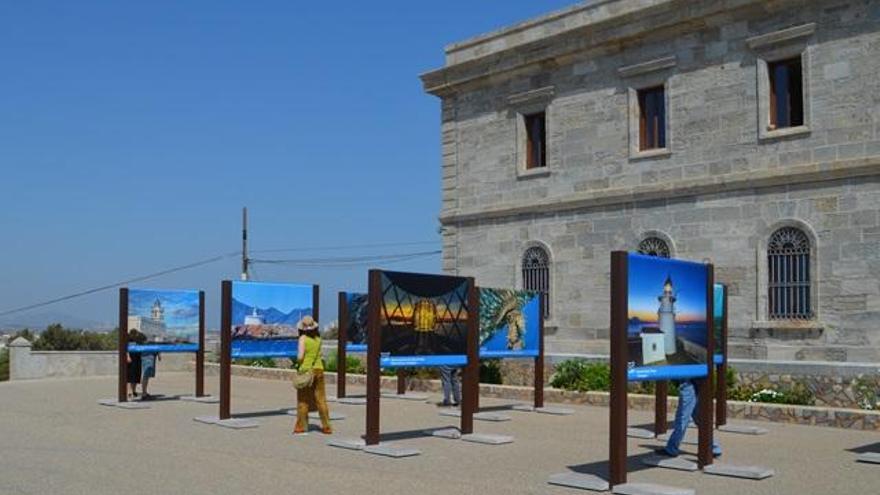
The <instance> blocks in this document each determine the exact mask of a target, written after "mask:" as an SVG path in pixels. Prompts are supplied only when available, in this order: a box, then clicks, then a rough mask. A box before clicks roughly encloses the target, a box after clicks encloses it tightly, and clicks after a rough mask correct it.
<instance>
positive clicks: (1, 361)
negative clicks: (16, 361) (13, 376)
mask: <svg viewBox="0 0 880 495" xmlns="http://www.w3.org/2000/svg"><path fill="white" fill-rule="evenodd" d="M7 380H9V349H6V348H4V349H0V382H5V381H7Z"/></svg>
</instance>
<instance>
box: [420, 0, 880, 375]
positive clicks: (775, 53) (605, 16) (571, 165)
mask: <svg viewBox="0 0 880 495" xmlns="http://www.w3.org/2000/svg"><path fill="white" fill-rule="evenodd" d="M878 26H880V7H878V5H877V4H876V2H870V1H864V0H851V1H840V2H835V3H834V4H833V5H829V4H828V3H827V2H808V1H803V0H800V1H796V0H780V1H775V2H765V1H748V0H741V1H738V2H733V3H728V2H715V1H711V0H704V1H687V2H684V1H675V0H651V1H648V2H644V1H637V0H618V1H610V2H598V3H596V4H595V5H593V6H590V5H586V6H582V7H577V8H572V9H570V10H567V11H564V12H562V13H557V14H551V15H549V16H547V17H546V18H542V19H537V20H534V21H530V22H528V23H525V24H523V25H518V26H517V27H515V28H512V29H510V30H502V31H500V32H497V33H493V34H491V35H487V36H484V37H480V38H477V39H475V40H470V41H466V42H463V43H458V44H455V45H452V46H450V47H448V48H447V65H446V67H444V68H442V69H439V70H437V71H434V72H431V73H428V74H425V75H423V77H422V78H423V81H424V83H425V87H426V90H428V91H429V92H432V93H433V94H436V95H438V96H440V97H441V99H442V107H441V113H442V130H441V132H442V144H443V157H442V167H443V185H442V187H443V198H444V201H443V209H442V212H441V221H442V222H443V225H444V230H443V239H444V261H443V267H444V270H446V271H448V272H451V273H457V274H461V275H471V276H475V277H476V279H477V282H478V283H479V284H480V285H485V286H498V287H504V286H513V287H518V286H520V285H521V280H520V275H519V274H520V262H521V261H520V260H521V257H522V254H523V252H524V251H525V250H526V249H527V248H528V247H530V246H533V245H540V246H543V247H544V248H545V249H546V250H547V251H548V252H549V253H550V256H551V261H552V267H551V317H550V319H549V321H548V322H547V328H548V335H549V339H548V349H549V350H550V351H557V352H597V351H598V352H601V351H600V350H601V349H607V340H605V339H607V337H608V321H609V311H608V309H609V302H610V301H609V264H610V263H609V253H610V252H611V251H613V250H634V249H635V248H636V246H637V245H638V243H639V242H640V240H642V239H644V238H645V237H647V236H658V237H661V238H663V239H666V240H667V241H668V243H669V244H670V247H671V249H672V252H673V255H674V256H676V257H680V258H685V259H693V260H711V261H712V262H713V263H714V264H715V266H716V280H717V281H721V282H723V283H726V284H727V285H728V286H729V287H730V290H729V297H730V300H729V304H730V335H731V355H732V356H734V357H744V358H754V359H772V360H827V361H878V360H880V327H878V326H877V325H876V322H877V321H880V282H878V281H880V217H878V210H880V97H878V96H877V95H880V78H877V77H876V73H877V72H878V70H880V29H878ZM792 29H793V30H792ZM541 32H543V33H544V34H540V33H541ZM536 33H538V34H536ZM792 54H797V55H802V60H804V64H805V66H804V78H805V88H806V89H805V91H806V93H807V96H806V109H807V110H806V113H807V117H806V125H805V126H804V127H803V128H801V129H797V130H796V131H795V132H792V133H790V134H787V135H773V134H772V133H769V135H768V131H767V129H766V128H763V125H764V124H763V120H762V117H761V115H763V114H762V113H761V110H760V107H761V105H762V103H761V102H762V101H763V100H762V94H761V91H762V82H761V81H762V79H761V78H760V77H759V75H760V73H761V70H762V63H764V64H766V62H767V61H772V60H774V59H775V57H781V56H783V55H784V56H791V55H792ZM646 66H649V67H647V68H646ZM651 67H653V68H651ZM657 67H659V68H657ZM653 84H665V85H666V91H667V100H668V101H667V106H668V111H667V115H668V117H667V118H668V131H667V143H668V145H667V149H666V150H664V151H663V152H660V153H649V154H639V153H634V152H633V150H632V145H631V142H632V139H633V138H632V133H631V129H630V127H631V125H632V122H631V120H630V119H631V118H632V114H633V112H632V110H633V107H632V105H633V101H632V99H633V89H638V88H642V87H646V86H648V85H653ZM764 90H766V88H764ZM535 109H543V110H545V111H546V115H547V161H548V165H547V167H546V169H544V170H540V171H539V173H537V174H535V173H531V172H525V171H524V170H522V169H521V168H519V166H518V164H519V162H520V159H521V154H522V146H523V143H522V136H521V135H520V131H519V130H518V128H517V127H518V119H520V118H521V114H522V112H524V111H534V110H535ZM783 226H795V227H798V228H799V229H801V230H802V231H804V232H805V233H806V234H807V236H808V237H809V238H810V241H811V244H812V246H811V248H812V252H811V257H812V260H813V273H812V279H813V294H814V304H813V309H814V312H815V319H813V320H811V321H804V322H787V321H771V320H769V318H768V310H767V296H766V293H767V290H766V285H767V278H768V276H767V273H766V268H765V267H766V264H767V261H766V243H767V240H768V238H769V237H770V235H771V234H772V233H773V232H774V231H775V230H777V229H778V228H780V227H783Z"/></svg>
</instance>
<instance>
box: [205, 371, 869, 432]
mask: <svg viewBox="0 0 880 495" xmlns="http://www.w3.org/2000/svg"><path fill="white" fill-rule="evenodd" d="M191 366H192V363H190V367H191ZM219 369H220V366H219V365H218V364H216V363H205V374H206V375H217V374H218V373H219ZM232 374H233V375H236V376H245V377H250V378H259V379H269V380H292V378H293V371H292V370H289V369H280V368H254V367H248V366H233V367H232ZM325 376H326V383H327V385H328V387H335V385H336V374H335V373H326V374H325ZM346 383H347V384H349V385H355V386H361V387H364V386H366V376H365V375H351V374H349V375H347V380H346ZM382 388H384V389H388V390H396V388H397V379H396V378H395V377H387V376H383V377H382ZM407 389H409V390H416V391H421V392H431V393H440V391H441V388H440V381H439V380H420V379H410V380H409V381H408V383H407ZM333 390H334V389H333V388H331V389H329V390H328V392H330V393H331V394H332V393H333ZM532 394H533V391H532V389H531V388H530V387H522V386H513V385H489V384H480V396H482V397H493V398H498V399H507V400H513V401H522V402H528V401H531V400H532V397H533V396H532ZM544 400H545V401H546V402H548V403H558V404H579V405H592V406H603V407H607V406H608V403H609V394H608V393H607V392H576V391H569V390H560V389H555V388H550V387H548V388H545V389H544ZM677 402H678V401H677V399H676V398H674V397H670V398H669V401H668V408H669V410H670V411H672V410H674V409H675V407H676V404H677ZM629 407H630V409H634V410H640V411H653V410H654V397H653V396H650V395H638V394H630V395H629ZM727 414H728V418H730V419H745V420H757V421H770V422H774V423H788V424H800V425H811V426H830V427H835V428H847V429H855V430H868V431H880V412H877V411H862V410H848V409H840V408H832V407H811V406H790V405H782V404H761V403H751V402H734V401H729V402H728V403H727Z"/></svg>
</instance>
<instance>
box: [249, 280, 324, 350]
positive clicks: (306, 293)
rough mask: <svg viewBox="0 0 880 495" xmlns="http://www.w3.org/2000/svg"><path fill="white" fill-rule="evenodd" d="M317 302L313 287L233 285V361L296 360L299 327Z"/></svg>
mask: <svg viewBox="0 0 880 495" xmlns="http://www.w3.org/2000/svg"><path fill="white" fill-rule="evenodd" d="M313 298H314V286H313V285H307V284H279V283H264V282H237V281H235V282H232V357H233V358H257V357H291V356H296V353H297V339H298V338H299V331H298V330H297V328H296V325H297V323H299V321H300V320H301V319H302V318H303V317H304V316H311V315H312V309H313V306H314V299H313Z"/></svg>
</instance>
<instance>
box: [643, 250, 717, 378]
mask: <svg viewBox="0 0 880 495" xmlns="http://www.w3.org/2000/svg"><path fill="white" fill-rule="evenodd" d="M708 270H709V267H708V266H707V265H705V264H702V263H694V262H689V261H681V260H674V259H669V258H659V257H655V256H644V255H640V254H633V253H630V254H629V256H628V282H627V283H628V297H627V309H628V315H627V316H628V323H627V351H628V352H627V354H628V360H627V365H628V369H629V371H628V375H629V379H630V380H670V379H680V378H696V377H701V376H706V375H707V372H708V367H707V363H708V361H707V359H708V356H707V343H708V339H709V334H708V331H709V324H708V322H709V318H710V315H709V314H708V309H709V308H708V301H707V298H708V293H707V291H708V290H709V289H708V287H707V283H708Z"/></svg>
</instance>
